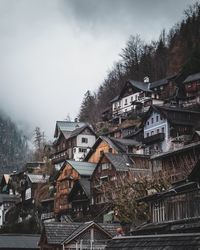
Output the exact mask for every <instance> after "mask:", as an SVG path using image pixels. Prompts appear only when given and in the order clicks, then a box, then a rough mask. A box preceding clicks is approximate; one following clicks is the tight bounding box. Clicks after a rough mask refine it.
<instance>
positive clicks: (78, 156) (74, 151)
mask: <svg viewBox="0 0 200 250" xmlns="http://www.w3.org/2000/svg"><path fill="white" fill-rule="evenodd" d="M54 137H55V141H54V144H53V145H54V149H55V152H54V154H53V155H52V156H51V159H52V163H53V164H54V165H55V167H56V168H60V167H61V166H62V164H63V162H64V161H65V160H67V159H71V160H76V161H81V160H83V159H84V157H85V155H86V154H87V152H88V151H89V149H90V148H91V147H92V146H93V144H94V143H95V140H96V135H95V133H94V131H93V129H92V128H91V127H90V126H89V125H88V124H86V123H81V122H69V121H57V122H56V128H55V133H54Z"/></svg>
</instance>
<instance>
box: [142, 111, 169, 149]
mask: <svg viewBox="0 0 200 250" xmlns="http://www.w3.org/2000/svg"><path fill="white" fill-rule="evenodd" d="M158 133H164V134H165V138H164V140H163V141H162V142H158V143H155V144H154V145H153V148H154V149H155V150H160V151H161V152H166V151H168V150H169V148H170V145H171V142H170V125H169V122H168V121H167V119H165V118H164V117H162V116H161V115H160V114H159V113H157V112H152V114H151V116H150V117H149V119H148V120H147V121H146V123H145V126H144V138H147V137H149V136H152V135H155V134H158ZM156 146H157V147H158V149H157V148H156ZM149 147H151V148H152V145H151V146H147V149H148V148H149Z"/></svg>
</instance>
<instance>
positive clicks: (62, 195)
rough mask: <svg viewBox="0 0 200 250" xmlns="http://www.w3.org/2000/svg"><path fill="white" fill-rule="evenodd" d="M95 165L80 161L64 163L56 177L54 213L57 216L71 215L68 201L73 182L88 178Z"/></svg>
mask: <svg viewBox="0 0 200 250" xmlns="http://www.w3.org/2000/svg"><path fill="white" fill-rule="evenodd" d="M95 167H96V164H94V163H89V162H82V161H70V160H68V161H66V162H65V163H64V164H63V166H62V168H61V169H60V170H59V172H58V174H57V177H56V194H55V203H54V209H55V210H54V211H55V214H57V215H58V216H60V215H65V214H70V213H71V203H70V202H69V201H68V196H69V193H70V192H71V190H72V188H73V186H74V184H75V182H76V181H77V180H80V179H81V178H90V176H91V175H92V173H93V171H94V169H95Z"/></svg>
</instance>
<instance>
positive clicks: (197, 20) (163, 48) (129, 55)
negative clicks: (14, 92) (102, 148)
mask: <svg viewBox="0 0 200 250" xmlns="http://www.w3.org/2000/svg"><path fill="white" fill-rule="evenodd" d="M199 71H200V3H196V4H194V5H193V6H191V7H190V8H188V9H187V10H185V12H184V18H183V20H182V21H181V22H179V23H178V24H176V25H174V27H172V28H171V29H170V31H169V32H168V33H166V32H165V30H163V31H162V32H161V34H160V37H159V39H158V41H152V42H151V43H146V42H145V41H143V40H142V38H141V37H140V36H139V35H133V36H131V37H130V38H129V40H128V41H127V44H126V47H125V48H123V49H122V51H121V54H120V60H119V61H118V62H117V63H115V65H113V68H112V70H111V71H110V72H109V73H108V75H107V76H106V77H105V79H104V81H103V83H102V84H101V85H100V87H99V89H98V91H97V92H95V93H91V92H90V91H89V90H88V91H87V93H86V94H85V96H84V99H83V101H82V105H81V107H80V112H79V119H80V121H87V122H90V123H92V124H95V123H96V122H97V121H99V120H101V112H102V111H103V110H104V109H106V108H108V107H109V105H110V100H111V99H112V98H114V97H115V96H117V95H118V93H119V91H120V89H121V88H122V86H123V85H124V83H125V81H126V80H127V79H134V80H139V81H143V79H144V77H145V76H148V77H149V78H150V82H153V81H155V80H159V79H162V78H165V77H167V76H171V75H174V74H177V73H182V74H183V75H188V74H192V73H196V72H199Z"/></svg>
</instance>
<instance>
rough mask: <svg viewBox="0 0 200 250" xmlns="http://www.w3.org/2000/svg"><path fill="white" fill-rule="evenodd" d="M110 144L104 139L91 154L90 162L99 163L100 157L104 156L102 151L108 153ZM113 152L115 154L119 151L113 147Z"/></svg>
mask: <svg viewBox="0 0 200 250" xmlns="http://www.w3.org/2000/svg"><path fill="white" fill-rule="evenodd" d="M110 148H111V147H110V145H109V144H108V143H107V142H105V141H102V142H101V143H100V144H99V146H98V147H97V148H96V150H95V151H94V153H93V154H92V155H91V156H90V158H89V159H88V162H91V163H98V162H99V160H100V157H101V156H102V153H103V152H104V153H108V152H110ZM112 153H113V154H117V151H116V150H115V149H112Z"/></svg>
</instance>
